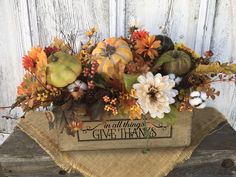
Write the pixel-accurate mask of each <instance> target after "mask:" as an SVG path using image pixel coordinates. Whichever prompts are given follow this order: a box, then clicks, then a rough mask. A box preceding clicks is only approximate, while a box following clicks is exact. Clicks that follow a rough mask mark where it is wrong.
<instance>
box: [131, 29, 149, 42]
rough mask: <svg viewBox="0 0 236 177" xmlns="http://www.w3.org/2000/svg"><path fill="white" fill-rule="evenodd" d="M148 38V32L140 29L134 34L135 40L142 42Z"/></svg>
mask: <svg viewBox="0 0 236 177" xmlns="http://www.w3.org/2000/svg"><path fill="white" fill-rule="evenodd" d="M147 36H148V32H147V31H145V30H144V29H138V30H135V31H134V32H133V33H132V37H133V39H134V40H142V39H145V38H146V37H147Z"/></svg>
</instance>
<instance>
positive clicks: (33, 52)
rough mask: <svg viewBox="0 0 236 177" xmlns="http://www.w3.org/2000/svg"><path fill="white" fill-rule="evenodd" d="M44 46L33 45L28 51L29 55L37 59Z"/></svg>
mask: <svg viewBox="0 0 236 177" xmlns="http://www.w3.org/2000/svg"><path fill="white" fill-rule="evenodd" d="M41 51H42V48H40V47H32V48H31V50H30V51H28V55H29V57H30V58H32V59H33V60H37V58H38V55H39V54H40V53H41Z"/></svg>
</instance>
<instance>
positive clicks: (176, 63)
mask: <svg viewBox="0 0 236 177" xmlns="http://www.w3.org/2000/svg"><path fill="white" fill-rule="evenodd" d="M159 60H160V61H168V62H164V63H163V65H162V70H163V72H164V73H165V74H170V73H173V74H176V75H178V76H181V75H184V74H186V73H188V72H189V71H190V70H191V68H192V62H191V58H190V56H189V55H188V54H186V53H185V52H182V51H177V50H171V51H168V52H166V53H164V54H163V55H162V56H161V57H160V58H159Z"/></svg>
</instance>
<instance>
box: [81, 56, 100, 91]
mask: <svg viewBox="0 0 236 177" xmlns="http://www.w3.org/2000/svg"><path fill="white" fill-rule="evenodd" d="M98 66H99V64H98V62H97V61H96V60H93V61H89V63H87V65H86V66H85V67H84V70H83V75H84V77H87V78H88V82H87V84H88V89H93V88H94V87H95V84H94V81H93V78H94V76H95V74H96V72H97V69H98Z"/></svg>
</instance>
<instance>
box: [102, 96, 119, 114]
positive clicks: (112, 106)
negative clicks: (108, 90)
mask: <svg viewBox="0 0 236 177" xmlns="http://www.w3.org/2000/svg"><path fill="white" fill-rule="evenodd" d="M103 101H104V102H105V103H106V105H105V107H104V110H105V111H108V112H109V111H111V113H112V115H117V114H118V111H117V108H116V104H117V99H116V98H114V99H111V98H110V97H109V96H104V97H103Z"/></svg>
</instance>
